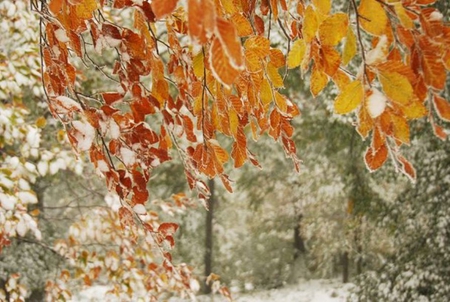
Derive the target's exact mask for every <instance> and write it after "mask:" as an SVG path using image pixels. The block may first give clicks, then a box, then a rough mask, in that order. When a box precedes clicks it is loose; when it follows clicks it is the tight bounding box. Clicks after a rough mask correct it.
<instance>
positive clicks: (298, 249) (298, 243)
mask: <svg viewBox="0 0 450 302" xmlns="http://www.w3.org/2000/svg"><path fill="white" fill-rule="evenodd" d="M302 218H303V215H302V214H300V215H298V216H297V223H296V224H295V227H294V248H295V252H294V260H295V259H297V258H298V257H299V256H300V255H302V254H304V253H306V247H305V241H303V238H302V235H301V232H300V231H301V229H300V228H301V226H300V224H301V222H302Z"/></svg>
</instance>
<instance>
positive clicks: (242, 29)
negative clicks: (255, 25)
mask: <svg viewBox="0 0 450 302" xmlns="http://www.w3.org/2000/svg"><path fill="white" fill-rule="evenodd" d="M231 22H233V24H234V26H235V27H236V29H237V33H238V35H239V37H247V36H250V35H251V34H253V29H252V25H251V24H250V22H249V21H248V19H247V18H245V17H244V16H243V15H242V13H235V14H233V15H232V16H231Z"/></svg>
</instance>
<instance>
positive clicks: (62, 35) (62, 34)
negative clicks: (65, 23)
mask: <svg viewBox="0 0 450 302" xmlns="http://www.w3.org/2000/svg"><path fill="white" fill-rule="evenodd" d="M55 36H56V39H58V41H59V42H62V43H66V42H69V41H70V40H69V37H67V34H66V31H65V30H64V29H62V28H59V29H57V30H55Z"/></svg>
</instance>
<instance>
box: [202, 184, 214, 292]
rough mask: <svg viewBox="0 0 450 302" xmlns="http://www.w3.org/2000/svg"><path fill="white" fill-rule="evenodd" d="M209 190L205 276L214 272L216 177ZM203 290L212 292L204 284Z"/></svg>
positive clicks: (209, 287)
mask: <svg viewBox="0 0 450 302" xmlns="http://www.w3.org/2000/svg"><path fill="white" fill-rule="evenodd" d="M208 186H209V190H210V192H211V196H210V197H209V201H208V202H209V207H208V212H207V213H206V225H205V229H206V236H205V259H204V260H205V277H208V276H209V275H210V274H211V273H212V260H213V219H214V204H215V203H216V197H215V188H214V179H210V180H209V181H208ZM203 292H204V293H205V294H208V293H210V292H211V286H210V285H206V283H205V286H204V289H203Z"/></svg>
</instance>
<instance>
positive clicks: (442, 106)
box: [433, 94, 450, 122]
mask: <svg viewBox="0 0 450 302" xmlns="http://www.w3.org/2000/svg"><path fill="white" fill-rule="evenodd" d="M433 104H434V108H435V109H436V112H437V114H438V115H439V117H440V118H441V119H442V120H444V121H447V122H450V103H449V102H448V101H446V100H445V99H444V98H441V97H440V96H438V95H436V94H434V95H433Z"/></svg>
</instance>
